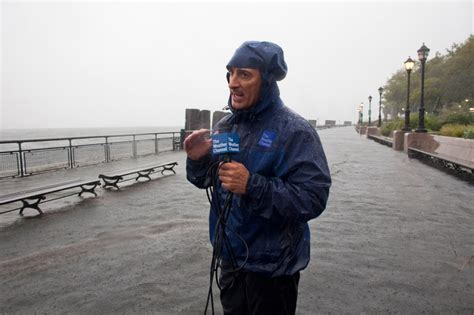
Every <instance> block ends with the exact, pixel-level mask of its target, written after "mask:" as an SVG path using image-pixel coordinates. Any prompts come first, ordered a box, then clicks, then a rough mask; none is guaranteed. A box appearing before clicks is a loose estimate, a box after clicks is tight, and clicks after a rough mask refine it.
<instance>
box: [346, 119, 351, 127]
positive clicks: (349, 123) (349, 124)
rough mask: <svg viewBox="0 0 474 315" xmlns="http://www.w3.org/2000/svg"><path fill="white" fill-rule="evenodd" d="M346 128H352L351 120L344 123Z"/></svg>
mask: <svg viewBox="0 0 474 315" xmlns="http://www.w3.org/2000/svg"><path fill="white" fill-rule="evenodd" d="M344 126H352V121H350V120H345V121H344Z"/></svg>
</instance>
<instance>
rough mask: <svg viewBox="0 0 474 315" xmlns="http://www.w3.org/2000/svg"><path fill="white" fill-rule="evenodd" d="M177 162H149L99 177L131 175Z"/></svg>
mask: <svg viewBox="0 0 474 315" xmlns="http://www.w3.org/2000/svg"><path fill="white" fill-rule="evenodd" d="M177 164H178V163H177V162H166V163H161V164H149V165H144V166H141V167H137V168H135V169H126V170H121V171H115V172H113V173H112V172H111V173H103V174H100V175H99V177H119V176H126V175H131V174H134V173H138V172H146V171H149V170H153V169H156V168H160V167H163V166H171V165H177Z"/></svg>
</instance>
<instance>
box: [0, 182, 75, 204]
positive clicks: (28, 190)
mask: <svg viewBox="0 0 474 315" xmlns="http://www.w3.org/2000/svg"><path fill="white" fill-rule="evenodd" d="M79 181H80V179H79V178H76V179H73V180H70V181H66V182H60V183H54V184H50V185H46V186H41V187H35V188H32V189H26V190H22V191H16V192H12V193H8V194H5V195H1V196H0V200H3V199H6V198H9V197H14V196H18V195H23V194H27V193H31V192H35V191H39V190H43V189H48V188H53V187H57V186H58V185H66V184H72V183H75V182H79Z"/></svg>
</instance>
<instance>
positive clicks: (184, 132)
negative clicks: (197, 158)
mask: <svg viewBox="0 0 474 315" xmlns="http://www.w3.org/2000/svg"><path fill="white" fill-rule="evenodd" d="M185 136H186V131H185V130H184V129H181V134H180V138H179V144H180V147H181V149H184V137H185Z"/></svg>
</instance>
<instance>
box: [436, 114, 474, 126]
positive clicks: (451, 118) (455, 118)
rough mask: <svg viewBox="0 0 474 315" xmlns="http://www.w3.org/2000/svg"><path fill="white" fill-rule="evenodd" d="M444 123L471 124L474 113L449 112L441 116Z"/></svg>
mask: <svg viewBox="0 0 474 315" xmlns="http://www.w3.org/2000/svg"><path fill="white" fill-rule="evenodd" d="M442 120H443V123H444V124H460V125H472V124H474V115H473V114H471V113H461V112H457V113H456V112H451V113H447V114H446V115H443V116H442Z"/></svg>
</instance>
